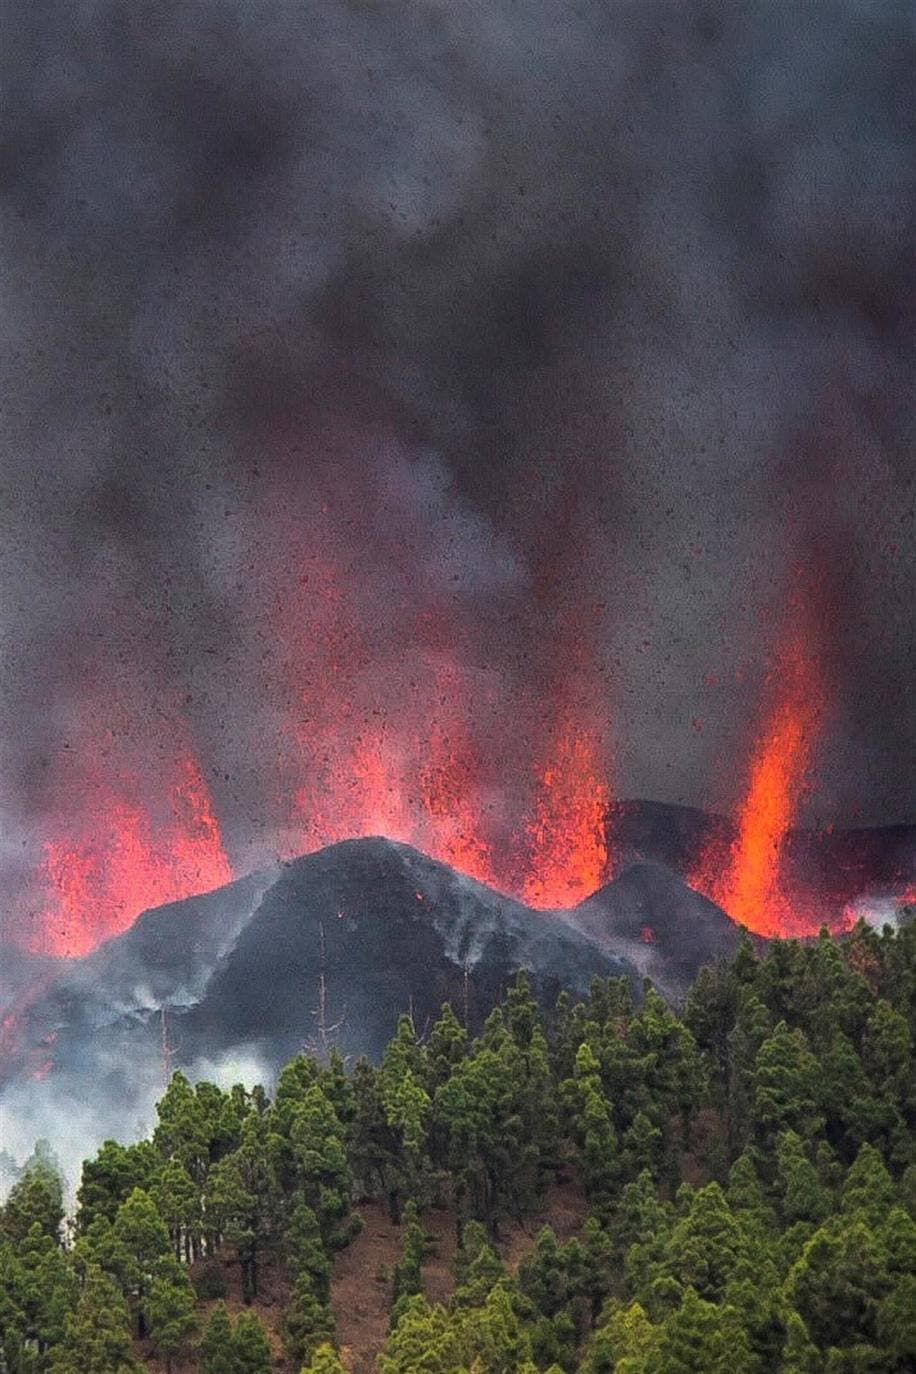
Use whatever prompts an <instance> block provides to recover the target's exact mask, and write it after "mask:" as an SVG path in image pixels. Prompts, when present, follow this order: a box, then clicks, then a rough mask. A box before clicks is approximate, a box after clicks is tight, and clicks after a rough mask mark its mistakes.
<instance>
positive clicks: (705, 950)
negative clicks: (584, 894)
mask: <svg viewBox="0 0 916 1374" xmlns="http://www.w3.org/2000/svg"><path fill="white" fill-rule="evenodd" d="M566 919H567V920H568V921H569V922H570V924H571V925H572V926H573V927H574V928H575V929H576V930H579V931H581V932H582V933H583V934H584V935H587V936H588V937H589V938H590V939H591V940H594V941H595V942H596V943H597V944H599V945H600V946H601V947H602V948H603V949H608V950H613V951H614V952H615V954H616V955H618V956H619V957H623V958H626V959H628V960H630V962H632V963H633V964H634V965H635V966H636V967H637V968H638V969H639V971H640V972H641V973H642V974H643V975H644V976H646V977H648V978H651V979H652V981H653V982H654V983H655V984H657V986H658V988H659V990H660V991H661V992H663V993H664V994H665V995H666V996H669V997H673V998H680V997H682V996H683V995H684V994H685V993H686V991H687V989H688V988H689V986H690V984H691V983H692V982H693V980H694V978H695V977H696V975H697V973H699V971H700V969H701V968H703V966H704V965H707V964H715V963H717V962H718V961H719V960H721V959H727V958H729V957H730V956H731V955H732V954H734V952H735V950H736V949H737V947H738V943H739V941H740V939H741V932H742V928H741V927H740V926H738V925H736V924H735V922H734V921H733V920H732V919H731V918H730V917H729V916H727V915H726V913H725V912H724V911H723V910H722V909H721V907H718V906H716V904H715V902H711V901H709V899H708V898H706V897H703V896H702V895H701V894H700V893H699V892H695V891H694V890H693V888H690V887H688V886H687V884H686V883H685V882H684V881H683V880H682V879H681V878H679V877H678V875H677V874H676V873H674V872H672V870H671V869H670V868H666V867H665V865H664V864H659V863H638V864H632V865H631V866H630V867H629V868H627V869H625V870H624V872H623V873H621V874H620V876H619V877H617V878H615V879H614V880H613V881H612V882H610V883H607V884H606V885H605V886H604V887H602V888H601V889H600V890H599V891H598V892H596V893H594V895H593V896H591V897H588V898H587V899H586V900H585V901H584V902H580V904H579V905H578V906H577V907H575V908H574V909H573V910H572V911H571V912H569V913H567V916H566Z"/></svg>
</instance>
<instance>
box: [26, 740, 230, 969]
mask: <svg viewBox="0 0 916 1374" xmlns="http://www.w3.org/2000/svg"><path fill="white" fill-rule="evenodd" d="M81 826H82V832H83V834H82V836H81V838H79V839H73V838H67V839H54V840H48V841H46V843H45V846H44V865H43V871H42V875H41V878H42V885H43V887H44V889H45V892H46V894H47V900H46V905H45V909H44V911H43V913H42V914H41V917H40V920H39V923H38V929H37V930H36V931H35V933H34V935H33V937H32V939H31V940H30V942H29V943H30V948H31V949H32V950H33V951H34V952H36V953H39V952H40V953H44V954H55V955H66V956H78V955H81V954H86V953H88V952H89V951H90V950H92V949H94V948H95V947H96V945H98V944H100V943H101V941H103V940H105V939H108V938H109V937H111V936H112V935H117V934H119V933H120V932H121V931H123V930H126V929H127V928H128V927H129V926H130V925H132V924H133V922H134V921H135V920H136V918H137V916H138V915H139V914H140V913H141V912H142V911H145V910H147V909H148V908H150V907H155V906H162V905H163V904H165V903H166V902H174V901H178V900H180V899H181V898H183V897H187V896H190V895H191V894H193V893H198V892H206V891H210V890H212V889H213V888H216V887H220V886H222V885H223V884H224V883H227V882H230V881H231V880H232V876H233V874H232V869H231V867H230V865H229V861H228V859H227V858H226V854H225V851H224V849H223V846H222V840H221V838H220V833H219V827H218V825H217V823H216V819H215V816H214V813H213V805H212V802H211V799H210V795H209V792H208V789H207V787H206V784H205V782H204V780H203V777H202V775H201V772H200V768H199V766H198V765H197V763H196V761H195V760H194V759H193V758H191V757H185V758H183V759H181V760H179V761H178V763H177V764H176V765H175V770H174V775H173V777H172V781H171V788H170V794H169V805H168V807H167V808H166V813H165V815H164V816H162V817H157V818H154V817H153V816H151V815H150V813H149V811H148V810H147V809H146V807H145V806H144V805H143V803H142V802H141V800H140V799H139V794H138V789H137V788H136V786H135V785H132V783H131V781H130V779H129V777H124V778H122V779H119V780H118V782H116V783H113V782H108V781H105V782H103V781H102V780H98V781H97V782H96V784H95V787H94V789H93V807H92V814H91V816H88V817H87V816H84V817H83V818H82V821H81Z"/></svg>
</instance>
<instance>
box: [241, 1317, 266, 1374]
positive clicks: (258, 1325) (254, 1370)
mask: <svg viewBox="0 0 916 1374" xmlns="http://www.w3.org/2000/svg"><path fill="white" fill-rule="evenodd" d="M232 1345H233V1349H234V1353H235V1374H270V1370H271V1366H272V1364H273V1352H272V1351H271V1348H270V1341H269V1340H268V1339H267V1332H266V1331H265V1330H264V1323H263V1322H262V1321H261V1319H260V1317H258V1316H256V1315H255V1313H254V1312H243V1313H242V1314H241V1316H240V1317H239V1319H238V1321H237V1322H236V1324H235V1333H234V1335H233V1338H232Z"/></svg>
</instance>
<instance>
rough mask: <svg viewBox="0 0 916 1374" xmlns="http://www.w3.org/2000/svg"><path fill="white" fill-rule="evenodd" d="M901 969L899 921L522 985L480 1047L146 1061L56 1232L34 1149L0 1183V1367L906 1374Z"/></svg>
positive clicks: (907, 1057) (412, 1033)
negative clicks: (551, 996) (681, 964)
mask: <svg viewBox="0 0 916 1374" xmlns="http://www.w3.org/2000/svg"><path fill="white" fill-rule="evenodd" d="M395 859H398V861H399V862H400V861H401V860H403V862H404V863H405V864H406V867H407V868H408V870H410V871H412V872H414V873H415V872H416V870H415V869H413V868H412V860H411V858H410V856H406V857H404V856H396V855H395V856H393V855H390V854H385V853H382V852H379V851H376V852H375V853H374V855H373V854H372V853H370V854H369V855H367V856H366V861H367V863H370V864H371V863H387V862H394V861H395ZM645 876H646V875H644V874H643V875H637V879H636V881H637V887H638V889H639V890H640V891H641V890H642V887H643V885H644V880H645ZM291 881H292V882H293V883H295V882H296V881H297V874H296V873H293V875H292V877H291ZM357 915H358V913H357ZM357 927H359V921H358V920H357ZM516 934H518V932H516ZM914 987H916V925H913V924H910V925H908V926H906V927H904V928H903V929H901V930H899V931H897V932H894V931H892V930H890V929H887V930H886V931H885V932H884V933H883V934H882V935H880V936H879V935H877V934H876V933H875V932H874V931H872V930H870V929H869V928H868V927H867V926H865V925H860V926H859V927H858V928H857V929H856V931H855V932H853V933H852V935H851V936H850V937H849V938H848V939H847V940H845V941H843V942H835V941H834V940H832V939H831V938H829V937H828V936H824V937H822V938H821V939H819V940H817V941H814V942H810V943H808V944H799V943H795V942H775V943H773V944H772V945H771V946H769V947H768V948H767V949H766V950H764V951H756V952H755V947H754V945H753V944H752V942H751V941H749V940H745V941H743V942H742V943H741V944H740V946H739V948H738V949H737V951H736V953H735V956H734V958H733V960H732V961H731V963H730V964H727V965H721V966H720V967H719V968H717V969H715V970H713V969H707V970H705V971H704V972H703V973H702V974H701V975H700V977H699V978H698V979H697V981H696V982H695V984H694V986H693V988H692V989H691V990H690V993H689V995H688V997H687V999H686V1004H685V1007H684V1010H683V1013H682V1014H681V1015H679V1014H678V1013H676V1012H675V1011H673V1010H672V1009H671V1008H670V1007H669V1006H667V1005H666V1003H665V1002H664V1001H663V1000H662V999H661V998H660V997H659V996H658V994H657V993H656V992H654V991H653V990H652V989H649V990H648V991H647V992H646V994H645V996H644V999H643V1001H642V1003H641V1004H640V1005H638V1006H637V1005H636V1004H635V1003H634V1000H633V997H632V994H631V990H630V987H629V984H628V980H627V979H626V978H615V977H611V978H602V979H595V980H594V981H593V982H592V985H591V987H590V990H589V992H588V994H587V995H586V996H584V997H583V998H581V999H580V1000H576V998H575V997H571V996H570V995H569V993H568V992H566V991H564V992H563V993H562V994H561V996H560V997H559V998H558V999H557V1001H556V1004H555V1005H554V1006H553V1007H552V1008H546V1009H542V1008H541V1007H539V1004H538V1001H537V999H536V998H535V997H534V995H533V992H532V985H531V982H530V981H529V979H528V977H527V975H526V974H524V973H520V974H519V975H518V976H517V977H516V978H514V979H513V980H512V981H511V983H510V985H509V986H508V988H507V989H506V991H505V994H504V995H503V996H502V997H501V998H500V1000H499V1002H498V1004H497V1005H496V1006H495V1007H494V1008H493V1009H492V1010H491V1011H490V1013H489V1015H487V1016H486V1018H485V1021H484V1024H483V1026H482V1028H481V1029H480V1031H479V1032H478V1033H476V1034H475V1033H471V1032H469V1030H468V1029H467V1028H466V1027H465V1026H463V1025H462V1022H461V1018H460V1017H458V1016H456V1015H455V1014H454V1012H453V1011H452V1010H451V1009H450V1008H448V1007H445V1008H443V1010H442V1012H441V1014H440V1015H439V1016H438V1017H437V1019H436V1020H435V1023H434V1024H433V1025H432V1026H431V1027H430V1028H429V1029H428V1031H427V1032H426V1033H419V1032H418V1028H417V1026H416V1025H415V1024H414V1022H413V1021H412V1020H411V1019H410V1017H409V1016H402V1017H401V1018H400V1020H399V1022H398V1025H397V1029H396V1032H395V1035H394V1037H393V1038H392V1039H391V1040H389V1042H388V1044H387V1046H386V1047H385V1049H384V1051H383V1053H382V1054H381V1056H380V1058H379V1062H378V1063H377V1064H376V1065H375V1066H373V1065H372V1064H370V1063H369V1062H368V1061H367V1060H360V1061H359V1062H356V1063H352V1062H351V1063H350V1064H347V1063H345V1061H344V1059H343V1058H342V1056H341V1055H340V1053H339V1051H338V1050H337V1049H336V1048H335V1049H332V1050H331V1052H330V1053H329V1054H322V1055H321V1056H319V1057H312V1056H309V1055H307V1054H301V1053H300V1054H297V1055H296V1056H295V1057H294V1058H293V1059H292V1060H291V1061H290V1062H289V1063H288V1064H287V1065H286V1066H285V1068H284V1069H283V1072H282V1073H281V1074H280V1076H279V1079H278V1081H277V1085H276V1089H275V1090H274V1091H273V1092H272V1093H271V1094H270V1095H269V1096H268V1095H267V1094H266V1093H265V1092H264V1091H263V1089H255V1090H252V1091H248V1090H246V1089H244V1088H243V1087H240V1086H238V1087H234V1088H231V1089H221V1088H220V1087H218V1086H217V1085H215V1084H213V1083H210V1082H206V1081H202V1082H199V1083H198V1084H197V1085H196V1086H193V1085H191V1084H190V1083H189V1082H188V1080H187V1079H186V1078H185V1077H184V1076H183V1075H182V1074H180V1073H179V1074H176V1075H175V1076H174V1077H173V1078H172V1080H171V1082H170V1083H169V1086H168V1089H167V1091H166V1092H165V1094H164V1096H163V1097H162V1099H161V1100H160V1102H159V1104H158V1107H157V1112H156V1124H155V1127H154V1129H153V1130H152V1131H151V1132H149V1134H148V1136H147V1138H146V1139H144V1140H142V1141H140V1142H139V1143H136V1144H131V1145H126V1146H125V1145H118V1144H116V1143H114V1142H113V1141H109V1142H108V1143H106V1144H105V1145H104V1146H103V1147H102V1148H101V1149H100V1150H99V1151H98V1152H97V1153H96V1154H95V1155H94V1156H93V1157H90V1158H88V1159H86V1160H85V1161H84V1164H83V1168H82V1174H81V1182H80V1187H79V1191H78V1194H77V1202H76V1212H75V1217H74V1230H73V1233H72V1234H73V1236H74V1238H75V1244H64V1243H63V1241H64V1236H63V1231H62V1221H63V1216H64V1207H63V1203H62V1193H61V1183H60V1180H59V1177H58V1175H57V1173H56V1168H55V1163H54V1160H53V1157H52V1156H51V1155H50V1154H49V1152H48V1151H47V1149H46V1148H44V1147H39V1148H38V1149H37V1151H36V1153H35V1154H34V1155H33V1157H32V1159H31V1160H30V1161H29V1162H28V1163H27V1164H26V1166H25V1167H24V1169H23V1170H22V1172H21V1174H20V1176H19V1178H18V1180H17V1182H16V1183H15V1184H14V1186H13V1189H12V1191H11V1193H10V1196H9V1198H8V1200H7V1202H6V1203H5V1205H4V1206H3V1207H2V1209H0V1294H2V1296H3V1300H2V1302H0V1348H2V1349H3V1350H4V1352H5V1354H4V1358H5V1362H6V1368H7V1370H8V1371H9V1374H46V1372H47V1374H78V1372H79V1371H86V1370H89V1371H90V1374H140V1366H141V1365H144V1364H145V1365H146V1366H147V1367H148V1369H149V1371H150V1374H154V1371H155V1372H156V1374H158V1371H160V1370H162V1369H163V1368H165V1369H167V1368H170V1367H174V1368H183V1369H186V1370H188V1371H194V1374H196V1372H197V1371H198V1370H199V1371H200V1374H270V1371H271V1370H273V1371H283V1374H299V1371H302V1370H304V1371H306V1374H343V1371H349V1374H417V1371H418V1370H426V1369H428V1370H430V1371H438V1374H465V1372H466V1371H468V1370H471V1369H475V1370H481V1371H483V1370H493V1371H502V1374H538V1371H543V1374H558V1371H559V1372H560V1374H613V1371H615V1370H616V1371H617V1374H622V1371H623V1370H624V1369H625V1370H626V1371H627V1374H669V1371H671V1370H677V1371H679V1374H709V1371H711V1372H712V1374H726V1371H731V1370H740V1371H742V1374H800V1371H806V1372H807V1374H835V1372H839V1374H858V1372H859V1371H874V1372H877V1371H881V1374H906V1371H909V1370H910V1369H911V1368H912V1367H913V1361H914V1359H916V1327H914V1324H913V1314H914V1312H916V1303H914V1297H916V1145H914V1140H916V1132H914V1127H916V1091H914V1085H916V1058H914V1049H913V1045H914V1031H916V1002H914V997H913V989H914ZM480 1010H481V1012H482V1011H483V1008H481V1009H480Z"/></svg>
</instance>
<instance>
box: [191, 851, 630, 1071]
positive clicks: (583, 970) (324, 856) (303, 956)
mask: <svg viewBox="0 0 916 1374" xmlns="http://www.w3.org/2000/svg"><path fill="white" fill-rule="evenodd" d="M519 968H527V969H529V970H530V972H531V977H532V983H533V985H534V988H535V991H536V992H537V993H538V994H539V995H540V996H541V997H543V998H544V999H545V1000H551V999H553V998H554V997H555V996H556V994H557V993H558V992H559V990H560V989H561V988H562V987H571V988H574V989H580V990H582V991H584V990H585V989H586V988H587V986H588V983H589V981H590V980H591V978H592V977H594V976H595V975H596V974H601V975H603V976H608V975H611V974H616V975H625V976H630V977H635V970H634V968H633V966H632V965H631V964H630V963H629V962H628V961H627V960H625V959H621V958H619V957H617V955H616V954H615V953H614V951H613V950H612V949H610V948H608V947H599V946H598V945H596V944H595V943H594V942H592V941H591V940H589V939H587V938H586V937H584V936H583V934H581V933H580V932H578V931H576V930H574V929H572V928H571V927H570V926H568V925H567V924H566V923H564V922H562V921H559V920H557V919H556V917H555V916H553V915H548V914H542V913H538V912H534V911H531V910H529V909H528V908H527V907H525V906H523V905H521V904H520V903H519V902H516V901H513V900H512V899H511V898H509V897H505V896H502V895H501V894H499V893H497V892H494V891H492V890H491V889H490V888H487V887H485V886H483V885H482V884H480V883H477V882H474V881H473V880H472V879H469V878H465V877H463V876H462V875H460V874H458V873H456V872H455V871H454V870H453V869H451V868H449V867H447V866H446V865H444V864H441V863H437V862H436V861H434V860H432V859H429V858H427V856H426V855H424V854H421V853H419V852H418V851H417V850H415V849H411V848H410V847H409V846H407V845H403V844H396V843H394V842H392V841H390V840H384V839H362V840H349V841H346V842H344V843H342V844H337V845H333V846H331V847H330V848H328V849H324V850H322V851H321V852H319V853H317V854H312V855H309V856H308V857H306V858H303V859H299V860H297V861H296V862H294V863H291V864H289V865H288V866H287V867H286V868H285V870H284V872H283V874H282V875H281V877H279V878H278V879H277V881H276V882H275V883H274V884H273V886H272V887H271V888H270V889H269V891H268V892H267V893H265V896H264V899H263V900H262V902H261V905H260V907H259V909H258V911H257V913H256V914H255V916H254V918H253V919H252V920H251V922H250V923H249V924H248V925H247V926H246V928H245V930H244V931H243V932H242V933H241V935H240V937H239V939H238V942H237V943H236V946H235V948H234V950H233V951H232V953H231V954H230V955H229V957H228V958H227V959H226V960H225V961H224V962H223V964H222V965H221V967H220V968H219V969H218V970H217V971H216V973H215V974H214V977H213V978H212V980H211V982H210V985H209V986H208V988H207V991H206V994H205V995H204V997H203V998H202V999H201V1001H200V1003H199V1004H198V1005H197V1006H196V1007H194V1008H193V1009H191V1010H190V1011H189V1012H188V1013H187V1014H186V1015H184V1016H183V1017H182V1018H181V1022H180V1026H179V1028H178V1029H179V1034H180V1035H181V1038H182V1040H183V1041H187V1043H189V1044H192V1045H195V1046H198V1047H200V1048H201V1050H203V1048H204V1047H206V1052H207V1053H208V1054H210V1055H212V1054H213V1053H214V1051H221V1050H223V1049H225V1048H228V1047H229V1045H230V1044H231V1043H232V1042H236V1043H237V1042H239V1041H242V1042H246V1043H248V1044H255V1045H257V1047H258V1051H259V1053H261V1054H263V1056H264V1057H265V1058H266V1059H268V1060H270V1061H272V1062H273V1063H279V1062H282V1060H283V1059H285V1058H286V1057H287V1056H288V1055H290V1054H292V1053H294V1052H295V1050H296V1049H298V1048H300V1047H301V1046H302V1044H303V1043H317V1042H318V1041H319V1039H320V1037H321V1034H322V1031H321V1025H320V1020H321V1013H320V1011H319V979H320V977H321V976H322V975H323V978H324V988H325V999H326V1000H325V1011H324V1021H325V1027H326V1028H327V1027H328V1026H334V1027H335V1030H334V1040H335V1043H337V1044H338V1045H339V1046H340V1048H341V1049H342V1050H343V1051H344V1052H345V1053H350V1054H361V1053H368V1054H377V1053H379V1052H380V1051H381V1049H382V1048H383V1047H384V1045H385V1044H386V1043H387V1041H388V1040H389V1039H390V1037H391V1034H392V1031H393V1030H394V1027H395V1024H396V1022H397V1017H398V1016H399V1015H400V1014H401V1013H402V1012H405V1011H407V1010H409V1009H412V1011H413V1016H414V1019H415V1021H416V1024H417V1026H418V1029H420V1030H422V1029H423V1027H424V1026H425V1025H427V1024H428V1023H429V1022H431V1021H432V1020H433V1019H434V1018H435V1017H436V1016H437V1015H438V1013H439V1009H440V1007H441V1004H442V1003H443V1002H445V1001H451V1002H452V1004H453V1005H454V1006H455V1007H456V1009H457V1010H459V1011H463V1009H464V1008H465V1006H466V1008H467V1012H468V1015H469V1019H470V1020H471V1022H472V1023H477V1024H479V1022H480V1020H481V1019H482V1017H483V1016H484V1015H485V1014H486V1012H487V1011H488V1010H489V1009H490V1007H491V1006H492V1005H493V1002H494V1000H495V999H496V998H498V996H499V995H500V992H501V991H502V989H503V988H504V987H505V985H506V983H507V982H508V981H509V980H510V979H511V978H512V977H513V975H514V974H515V972H516V971H517V970H518V969H519Z"/></svg>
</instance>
